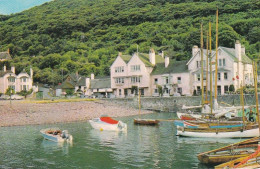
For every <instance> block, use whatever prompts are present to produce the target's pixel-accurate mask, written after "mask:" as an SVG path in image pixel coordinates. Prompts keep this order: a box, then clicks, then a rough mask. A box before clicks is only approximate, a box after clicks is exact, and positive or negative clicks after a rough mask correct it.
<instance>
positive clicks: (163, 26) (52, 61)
mask: <svg viewBox="0 0 260 169" xmlns="http://www.w3.org/2000/svg"><path fill="white" fill-rule="evenodd" d="M217 7H218V8H219V45H220V46H225V47H234V43H235V40H237V39H239V40H240V41H241V42H242V44H243V45H245V47H246V52H247V55H248V56H250V57H256V56H257V55H259V50H260V42H259V37H260V29H259V25H260V18H259V16H260V10H259V9H260V8H259V7H260V1H259V0H246V1H245V0H229V1H226V0H161V1H157V0H54V1H51V2H48V3H45V4H43V5H41V6H38V7H34V8H32V9H30V10H27V11H24V12H21V13H18V14H14V15H7V16H3V15H0V50H2V51H6V50H7V48H10V51H11V54H12V56H13V60H12V61H11V62H6V63H0V66H1V64H6V65H7V66H9V65H10V64H13V65H15V66H16V67H17V68H16V69H17V71H21V70H22V69H23V68H24V67H26V69H27V70H29V66H30V65H32V66H33V68H34V70H35V74H34V79H35V81H36V82H41V83H53V82H54V83H56V84H57V83H58V82H60V81H61V77H64V76H65V75H66V74H68V73H69V72H75V71H76V70H78V71H79V73H80V74H82V75H89V74H90V73H92V72H94V73H95V74H96V75H108V74H109V67H110V65H111V63H112V62H113V60H114V59H115V57H116V56H117V54H118V52H119V51H120V52H123V53H128V54H131V53H133V52H134V51H136V46H137V44H138V45H139V51H140V52H143V53H147V52H148V51H149V48H150V47H153V48H154V49H155V50H156V51H157V52H158V51H161V50H164V51H165V53H167V55H168V56H170V57H172V58H175V59H177V60H183V59H188V58H190V57H191V48H192V46H193V45H199V43H200V23H201V22H203V25H204V30H205V31H204V35H205V34H206V30H207V28H208V22H209V21H211V22H212V30H213V32H212V35H213V40H214V37H215V13H216V9H217ZM204 39H205V40H204V41H206V36H205V37H204ZM214 45H215V43H213V48H214ZM204 46H206V45H204ZM61 75H63V76H61Z"/></svg>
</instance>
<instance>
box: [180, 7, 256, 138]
mask: <svg viewBox="0 0 260 169" xmlns="http://www.w3.org/2000/svg"><path fill="white" fill-rule="evenodd" d="M217 32H218V10H217V19H216V33H217ZM217 41H218V33H217V34H216V56H215V57H216V66H215V69H216V70H215V73H216V75H215V97H214V110H219V108H218V104H217V88H216V86H217V61H218V60H217V55H218V45H217V44H218V42H217ZM202 59H203V58H202ZM211 84H212V82H211ZM211 86H212V85H211ZM240 90H241V92H240V93H241V95H242V96H241V101H242V111H243V125H242V126H232V127H230V126H215V127H214V128H212V127H200V126H198V127H185V126H180V125H177V133H176V135H177V136H187V137H214V138H241V137H255V136H258V124H254V123H250V122H248V123H246V122H245V118H244V106H243V88H242V86H241V88H240ZM211 92H212V90H211ZM203 100H204V99H203V96H202V102H203ZM211 100H212V97H211ZM210 104H211V106H210V108H211V113H212V102H211V103H210ZM222 111H223V110H222Z"/></svg>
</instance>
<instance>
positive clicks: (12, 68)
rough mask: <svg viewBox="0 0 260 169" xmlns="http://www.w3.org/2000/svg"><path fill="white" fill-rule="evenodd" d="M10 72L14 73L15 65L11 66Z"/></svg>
mask: <svg viewBox="0 0 260 169" xmlns="http://www.w3.org/2000/svg"><path fill="white" fill-rule="evenodd" d="M11 72H13V74H15V67H14V66H12V67H11Z"/></svg>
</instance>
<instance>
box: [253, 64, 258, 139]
mask: <svg viewBox="0 0 260 169" xmlns="http://www.w3.org/2000/svg"><path fill="white" fill-rule="evenodd" d="M252 64H253V75H254V84H255V105H256V112H257V117H256V119H257V122H258V127H259V126H260V119H259V109H258V93H257V61H256V62H254V61H252ZM259 135H260V128H259Z"/></svg>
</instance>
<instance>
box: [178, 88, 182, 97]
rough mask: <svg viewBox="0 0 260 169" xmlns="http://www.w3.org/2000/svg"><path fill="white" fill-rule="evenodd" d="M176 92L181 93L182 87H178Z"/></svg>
mask: <svg viewBox="0 0 260 169" xmlns="http://www.w3.org/2000/svg"><path fill="white" fill-rule="evenodd" d="M177 92H178V93H180V94H181V95H182V88H181V87H178V89H177Z"/></svg>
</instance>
